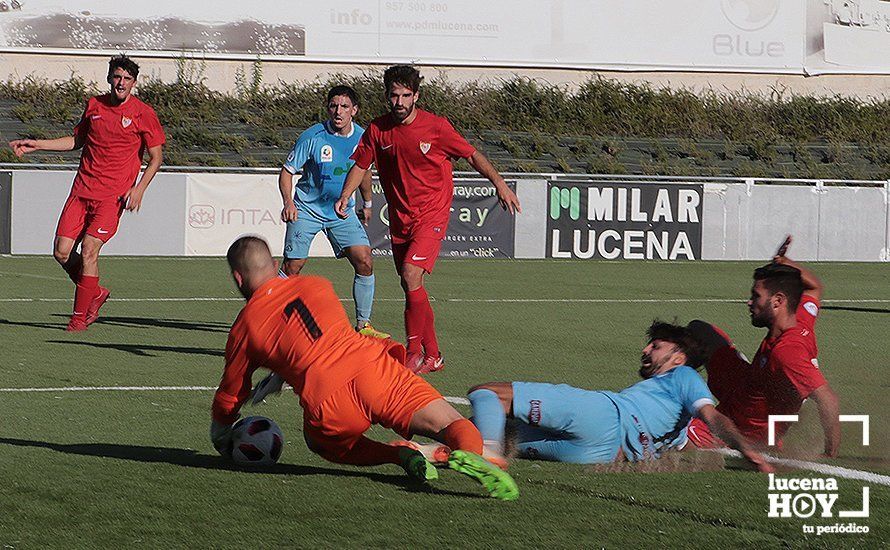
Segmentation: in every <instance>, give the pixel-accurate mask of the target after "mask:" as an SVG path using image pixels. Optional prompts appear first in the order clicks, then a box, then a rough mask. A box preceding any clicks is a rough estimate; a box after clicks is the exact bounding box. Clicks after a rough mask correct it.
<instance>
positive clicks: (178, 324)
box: [53, 313, 232, 334]
mask: <svg viewBox="0 0 890 550" xmlns="http://www.w3.org/2000/svg"><path fill="white" fill-rule="evenodd" d="M53 317H65V318H68V317H70V315H64V314H61V313H54V314H53ZM95 324H97V325H109V326H116V327H131V328H134V327H135V328H142V327H152V328H173V329H178V330H199V331H202V332H220V333H223V334H226V333H228V332H229V328H231V326H232V325H231V324H230V323H229V324H227V323H218V322H214V321H186V320H185V319H157V318H153V317H126V316H109V315H103V316H101V317H99V319H98V320H97V321H96V323H95Z"/></svg>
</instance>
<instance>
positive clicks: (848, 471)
mask: <svg viewBox="0 0 890 550" xmlns="http://www.w3.org/2000/svg"><path fill="white" fill-rule="evenodd" d="M285 388H287V386H285ZM215 389H216V388H215V387H213V386H72V387H67V388H0V393H53V392H85V391H213V390H215ZM445 400H446V401H448V402H449V403H454V404H456V405H469V404H470V401H469V400H468V399H467V398H465V397H451V396H448V397H445ZM713 451H714V452H718V453H721V454H724V455H728V456H735V457H741V456H742V455H741V453H739V452H738V451H735V450H732V449H713ZM766 458H767V460H769V461H770V462H772V463H773V464H779V465H782V466H789V467H791V468H799V469H803V470H810V471H813V472H818V473H821V474H827V475H831V476H836V477H842V478H845V479H855V480H859V481H867V482H869V483H876V484H879V485H886V486H890V476H886V475H881V474H876V473H874V472H866V471H862V470H854V469H852V468H843V467H841V466H831V465H829V464H820V463H818V462H808V461H805V460H794V459H788V458H777V457H773V456H769V455H767V456H766Z"/></svg>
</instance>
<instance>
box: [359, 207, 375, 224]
mask: <svg viewBox="0 0 890 550" xmlns="http://www.w3.org/2000/svg"><path fill="white" fill-rule="evenodd" d="M371 216H373V214H372V212H371V209H370V208H360V209H359V210H358V219H359V220H360V221H361V222H362V225H364V226H365V227H368V224H369V223H371Z"/></svg>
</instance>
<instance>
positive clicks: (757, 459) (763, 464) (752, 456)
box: [744, 451, 776, 474]
mask: <svg viewBox="0 0 890 550" xmlns="http://www.w3.org/2000/svg"><path fill="white" fill-rule="evenodd" d="M744 455H745V458H746V459H748V462H750V463H751V464H753V465H754V466H755V467H757V471H758V472H760V473H762V474H774V473H776V469H775V468H774V467H773V465H772V464H770V463H769V462H767V461H766V458H764V456H763V455H762V454H760V453H758V452H756V451H748V452H746V453H744Z"/></svg>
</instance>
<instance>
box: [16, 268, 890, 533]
mask: <svg viewBox="0 0 890 550" xmlns="http://www.w3.org/2000/svg"><path fill="white" fill-rule="evenodd" d="M753 267H754V264H751V263H705V262H694V263H693V262H690V263H643V262H635V263H618V262H616V263H608V262H572V261H560V262H553V261H528V262H525V261H485V262H475V261H441V262H439V264H438V265H437V268H436V272H435V273H434V274H433V276H432V277H431V278H430V279H429V281H428V289H429V291H430V294H431V296H432V297H433V298H434V300H435V303H434V304H433V308H434V310H435V312H436V316H437V317H436V322H437V327H438V332H439V335H440V341H441V345H442V349H443V350H444V353H445V357H446V360H447V363H446V365H447V366H446V368H445V370H444V371H442V372H440V373H436V374H433V375H430V376H429V380H430V381H431V382H432V383H433V385H435V386H436V387H437V388H438V389H439V390H440V391H441V392H442V393H443V394H444V395H447V396H463V395H464V394H465V392H466V389H467V388H468V387H469V386H471V385H473V384H476V383H479V382H485V381H490V380H535V381H554V382H567V383H570V384H574V385H577V386H581V387H586V388H605V389H620V388H623V387H626V386H628V385H630V384H632V383H633V382H635V381H636V378H637V375H636V369H637V366H638V357H639V352H640V348H641V347H642V345H643V344H644V339H645V337H644V334H643V332H644V330H645V328H646V327H647V326H648V323H649V322H651V320H652V319H653V318H654V317H659V318H661V319H665V320H673V319H674V318H677V319H678V320H679V321H680V322H683V323H685V322H688V321H689V320H691V319H693V318H702V319H707V320H710V321H712V322H715V323H717V324H719V325H721V326H723V327H725V328H726V329H727V330H728V331H729V332H730V334H731V335H732V336H733V337H734V338H735V339H736V342H737V343H738V344H739V346H740V347H741V348H742V349H743V350H744V351H745V352H747V353H748V354H749V356H751V355H753V353H754V351H755V350H756V346H757V344H758V343H759V341H760V339H761V338H762V336H763V332H762V331H761V330H758V329H755V328H753V327H751V326H750V323H749V322H748V318H747V311H746V308H745V306H744V304H743V300H744V299H745V298H746V296H747V293H748V289H749V285H750V273H751V270H752V268H753ZM813 267H814V269H815V271H816V272H817V274H819V275H820V276H821V277H822V278H823V280H824V282H825V284H826V289H827V292H826V296H825V299H826V301H825V303H824V306H825V307H823V312H822V317H821V320H820V321H819V324H818V325H817V330H818V335H819V344H820V364H821V365H822V369H823V370H824V372H825V374H826V376H827V378H828V379H829V381H830V382H831V384H832V385H833V387H834V388H835V389H836V391H837V392H838V394H839V395H840V397H841V411H842V413H844V414H868V415H871V430H870V435H871V445H870V446H869V447H862V446H861V445H859V443H860V441H861V429H860V428H859V426H858V425H845V426H844V432H843V436H844V439H843V443H842V449H841V457H840V458H839V459H837V460H834V461H830V463H831V464H834V465H837V466H843V467H847V468H852V469H856V470H861V471H870V472H876V473H880V474H884V475H887V474H890V451H888V441H890V440H888V436H890V422H887V420H886V418H887V414H888V413H887V405H888V399H887V397H886V395H887V393H886V392H887V389H888V385H890V384H888V382H887V376H886V367H887V359H886V352H885V347H886V344H885V342H886V336H887V332H888V328H890V277H888V275H890V270H888V268H887V266H886V265H880V264H868V265H865V264H814V265H813ZM102 270H103V272H102V277H103V284H106V285H107V286H109V287H110V288H111V289H112V298H111V300H110V301H109V302H108V304H107V305H106V306H105V308H104V309H103V311H102V314H103V317H102V318H101V319H100V321H99V322H97V323H96V324H95V325H94V326H93V327H91V328H90V329H89V331H87V332H85V333H80V334H68V333H66V332H64V331H63V329H64V327H65V325H66V323H67V316H68V314H69V313H70V309H71V308H70V305H71V304H70V298H71V295H72V290H73V287H72V285H71V283H70V282H69V281H68V279H67V278H66V277H65V276H64V273H63V272H62V271H61V270H60V269H59V268H58V267H57V266H56V265H55V264H54V262H53V261H52V260H51V259H49V258H36V257H12V258H10V257H3V258H0V335H2V338H0V389H4V390H5V389H10V388H69V387H82V386H114V387H119V386H127V387H147V386H151V387H158V386H173V387H187V386H195V387H207V386H215V385H216V383H217V382H218V381H219V377H220V375H221V372H222V362H223V358H222V356H223V347H224V344H225V339H226V335H227V331H228V327H229V326H230V324H231V322H232V321H233V320H234V317H235V315H236V314H237V312H238V310H239V309H240V307H241V305H242V303H241V302H240V301H238V300H237V298H238V295H237V294H236V292H235V290H234V287H233V286H232V284H231V282H230V280H229V275H228V272H227V270H226V266H225V262H224V260H222V259H163V258H106V259H104V260H103V264H102ZM307 271H308V272H312V273H316V274H322V275H325V276H327V277H330V278H331V279H332V280H334V284H335V286H336V288H337V290H338V292H339V293H340V295H341V296H343V297H349V296H350V292H351V289H350V288H351V279H352V278H351V270H350V268H349V266H348V264H347V263H346V262H338V261H334V260H321V259H313V260H311V261H310V262H309V264H308V266H307ZM376 271H377V298H378V301H377V302H376V303H375V306H374V322H375V325H376V326H378V327H379V328H382V329H384V330H388V331H391V332H393V333H394V334H396V335H399V336H400V335H401V334H402V294H401V291H400V289H399V287H398V282H397V279H396V276H395V274H394V273H393V269H392V266H391V264H390V263H388V262H386V261H380V262H378V265H377V270H376ZM194 297H207V298H220V299H228V300H220V301H175V300H172V299H174V298H194ZM38 298H39V299H46V300H50V301H33V300H32V299H38ZM851 300H868V301H851ZM344 305H345V306H346V308H347V310H348V311H349V312H350V314H351V313H352V311H351V310H352V303H351V301H347V302H344ZM211 399H212V392H211V391H207V390H154V391H113V390H107V391H79V392H75V391H50V392H9V391H2V392H0V403H2V405H3V407H2V411H3V412H2V420H0V479H2V483H0V544H3V545H4V547H13V548H46V547H56V548H95V547H146V548H155V547H164V548H169V547H244V546H247V547H277V546H290V547H344V546H350V547H382V546H386V547H394V546H395V547H417V546H440V547H441V546H448V547H470V546H484V547H489V546H491V547H572V548H581V547H600V546H604V547H623V548H639V547H656V546H667V547H702V548H729V547H749V548H750V547H753V548H765V547H826V548H828V547H837V546H841V547H857V548H866V547H870V548H877V547H881V546H885V545H886V544H887V542H888V540H890V535H888V528H887V525H888V524H890V522H888V520H890V517H888V516H890V488H888V487H885V486H882V485H878V484H874V483H864V484H863V482H860V481H851V480H846V479H841V478H838V485H839V486H840V491H839V493H840V496H839V499H838V504H837V505H836V506H835V514H837V511H838V510H844V509H847V510H855V509H859V507H860V504H861V491H862V487H863V485H869V486H870V512H871V514H870V517H869V518H865V519H855V520H850V519H841V518H837V517H834V518H810V519H809V520H804V519H796V518H795V519H770V518H767V506H768V503H767V479H766V477H765V476H761V475H758V474H754V473H751V472H744V471H738V470H732V469H724V468H721V467H720V464H718V465H717V467H713V463H714V461H713V460H704V461H700V460H698V459H690V458H686V457H683V458H682V459H679V460H678V459H673V460H674V462H675V463H676V464H677V468H676V470H677V471H655V472H649V473H643V472H641V471H639V469H631V470H632V471H624V472H611V471H602V469H595V468H592V467H585V466H574V465H567V464H552V463H545V462H534V461H517V462H515V463H514V465H513V466H511V470H510V471H511V473H512V474H513V475H514V477H515V478H516V481H517V482H518V484H519V486H520V490H521V496H520V499H519V500H518V501H516V502H507V503H505V502H498V501H495V500H492V499H488V498H485V497H484V496H483V492H482V490H481V488H480V487H478V486H476V485H475V484H474V483H473V482H471V481H470V480H468V479H466V478H464V477H462V476H460V475H458V474H456V473H455V472H449V471H444V472H442V475H441V477H440V479H439V481H438V482H437V483H436V484H435V485H434V486H433V487H432V488H430V489H424V488H417V487H415V486H412V485H411V484H410V483H409V482H408V480H407V479H406V477H405V476H404V474H403V473H402V472H401V469H400V468H398V467H395V466H388V467H380V468H364V469H363V468H352V467H347V466H340V465H336V464H330V463H327V462H325V461H323V460H321V459H320V458H318V457H316V456H315V455H313V454H312V453H310V452H309V451H308V450H307V449H306V447H305V444H304V443H303V441H302V436H301V414H300V408H299V406H298V404H297V400H296V399H295V397H294V396H293V395H292V394H288V395H281V396H279V397H277V398H274V399H271V400H270V401H269V402H268V403H267V404H265V405H262V406H260V407H257V408H253V409H250V408H246V409H245V412H255V413H256V414H263V415H266V416H270V417H272V418H274V419H275V420H276V421H277V422H278V423H279V424H280V425H281V427H282V429H283V431H284V433H285V438H286V446H285V449H284V453H283V456H282V459H281V462H280V463H279V464H278V465H276V466H275V467H272V468H269V469H265V470H260V471H243V470H238V469H235V468H233V467H230V466H229V465H227V464H226V463H225V462H224V461H223V460H222V459H221V458H219V457H218V456H216V454H215V452H214V451H213V448H212V446H211V445H210V442H209V439H208V426H209V409H210V402H211ZM462 410H463V411H464V412H467V411H468V409H467V408H465V407H464V408H462ZM371 435H372V436H374V437H377V438H380V439H388V438H391V437H393V434H391V433H389V432H386V431H384V430H374V431H373V432H372V434H371ZM789 448H790V450H793V452H794V453H796V454H797V455H798V456H803V457H812V456H815V455H816V454H818V452H819V451H820V450H821V436H820V433H819V427H818V421H817V419H816V415H815V413H814V411H813V410H812V408H811V407H809V406H807V405H805V406H804V411H803V413H802V422H801V424H800V425H799V426H795V427H794V428H793V429H792V432H791V437H790V439H789ZM703 463H706V464H704V465H703ZM690 464H692V466H691V467H690V466H689V465H690ZM668 469H670V468H668ZM690 470H692V471H690ZM695 470H701V471H695ZM789 475H790V474H789ZM795 475H798V476H800V477H809V476H816V475H817V474H813V473H809V472H803V471H801V472H797V473H796V474H795ZM851 521H854V522H856V523H858V524H859V525H868V526H869V529H870V532H869V533H868V534H858V535H852V534H831V535H827V534H826V535H822V536H816V535H813V534H804V533H803V532H802V526H803V525H804V524H808V525H830V524H834V523H839V522H840V523H849V522H851Z"/></svg>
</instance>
